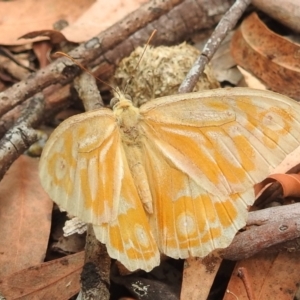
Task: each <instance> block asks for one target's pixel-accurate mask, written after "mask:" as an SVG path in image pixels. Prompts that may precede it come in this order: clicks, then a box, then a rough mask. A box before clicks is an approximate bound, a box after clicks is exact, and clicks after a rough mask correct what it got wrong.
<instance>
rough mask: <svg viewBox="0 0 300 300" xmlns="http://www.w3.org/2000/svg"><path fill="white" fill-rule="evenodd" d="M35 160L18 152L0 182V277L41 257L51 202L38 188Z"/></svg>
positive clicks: (46, 233) (38, 260)
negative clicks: (16, 157)
mask: <svg viewBox="0 0 300 300" xmlns="http://www.w3.org/2000/svg"><path fill="white" fill-rule="evenodd" d="M37 167H38V161H37V160H36V159H33V158H30V157H28V156H20V157H19V159H18V160H16V161H15V162H14V163H13V164H12V166H11V167H10V169H9V170H8V171H7V173H6V175H5V177H4V178H3V180H2V181H1V184H0V224H1V230H0V241H1V243H0V253H1V255H0V265H1V268H0V277H3V276H8V275H9V274H11V273H13V272H17V271H19V270H22V269H24V268H26V267H30V266H33V265H35V264H38V263H41V262H42V261H43V260H44V257H45V253H46V249H47V244H48V239H49V232H50V225H51V212H52V205H53V202H52V201H51V200H50V198H49V197H48V195H47V194H46V193H45V192H44V190H43V189H42V187H41V185H40V183H39V178H38V174H37Z"/></svg>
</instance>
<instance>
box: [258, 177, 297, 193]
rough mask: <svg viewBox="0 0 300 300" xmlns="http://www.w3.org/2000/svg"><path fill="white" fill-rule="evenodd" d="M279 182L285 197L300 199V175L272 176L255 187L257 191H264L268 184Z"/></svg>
mask: <svg viewBox="0 0 300 300" xmlns="http://www.w3.org/2000/svg"><path fill="white" fill-rule="evenodd" d="M275 181H278V182H279V183H280V184H281V186H282V190H283V195H282V196H283V197H289V196H294V197H300V174H272V175H270V176H269V177H268V178H266V179H265V180H263V181H262V182H261V183H259V184H257V185H256V186H255V191H256V192H257V191H259V190H261V189H263V188H264V187H265V186H267V185H268V184H270V183H272V182H275Z"/></svg>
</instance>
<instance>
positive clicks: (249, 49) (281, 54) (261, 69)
mask: <svg viewBox="0 0 300 300" xmlns="http://www.w3.org/2000/svg"><path fill="white" fill-rule="evenodd" d="M231 52H232V55H233V57H234V59H235V60H236V62H237V63H238V64H239V65H240V66H242V67H243V68H245V69H246V70H248V71H250V72H251V73H252V74H254V75H255V76H256V77H257V78H259V79H260V80H261V81H262V82H263V83H264V84H265V85H266V86H267V87H269V88H270V89H271V90H273V91H276V92H279V93H281V94H285V95H288V96H290V97H292V98H294V99H296V100H300V84H299V83H300V63H299V61H300V56H299V53H300V45H298V44H296V43H292V42H291V41H289V40H287V39H285V38H283V37H281V36H280V35H278V34H276V33H274V32H272V31H271V30H270V29H268V28H267V26H266V25H265V24H264V23H263V22H262V21H261V20H260V19H259V18H258V16H257V14H255V13H253V14H251V15H250V16H249V17H248V18H246V19H245V20H244V21H243V22H242V25H241V26H240V28H239V29H238V30H237V31H236V32H235V34H234V36H233V38H232V43H231Z"/></svg>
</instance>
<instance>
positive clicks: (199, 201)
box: [39, 88, 300, 271]
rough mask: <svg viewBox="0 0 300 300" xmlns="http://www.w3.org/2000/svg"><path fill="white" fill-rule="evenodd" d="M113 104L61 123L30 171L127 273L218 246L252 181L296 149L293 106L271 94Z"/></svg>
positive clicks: (219, 92) (233, 228) (242, 219)
mask: <svg viewBox="0 0 300 300" xmlns="http://www.w3.org/2000/svg"><path fill="white" fill-rule="evenodd" d="M118 100H119V101H118V102H117V103H116V104H115V105H114V107H113V110H111V109H108V108H101V109H96V110H93V111H88V112H85V113H82V114H79V115H75V116H73V117H71V118H69V119H67V120H65V121H64V122H62V123H61V124H60V125H59V126H58V127H57V128H56V129H55V130H54V132H53V133H52V135H51V136H50V138H49V140H48V142H47V143H46V145H45V148H44V150H43V153H42V156H41V159H40V164H39V174H40V179H41V183H42V186H43V187H44V189H45V190H46V192H47V193H48V194H49V195H50V197H51V198H52V199H53V200H54V201H55V202H56V203H57V204H58V205H59V206H60V207H61V208H63V209H65V210H66V211H68V212H69V213H70V214H72V215H74V216H78V217H79V218H80V219H81V220H83V221H84V222H87V223H91V224H93V228H94V231H95V235H96V237H97V239H98V240H99V241H101V242H102V243H104V244H106V246H107V250H108V253H109V255H110V256H111V257H112V258H115V259H117V260H119V261H120V262H121V263H123V265H125V267H127V268H128V269H129V270H136V269H143V270H145V271H150V270H151V269H153V268H154V267H155V266H157V265H159V263H160V253H164V254H166V255H167V256H170V257H173V258H176V259H177V258H187V257H189V256H194V257H204V256H206V255H208V254H209V253H210V252H212V251H213V250H215V249H219V248H225V247H227V246H228V245H229V244H230V243H231V241H232V239H233V238H234V236H235V234H236V233H237V231H238V230H239V229H240V228H242V227H243V226H244V225H245V223H246V219H247V213H248V208H249V206H250V205H251V204H253V201H254V191H253V185H254V184H255V183H258V182H259V181H261V180H263V179H264V178H265V177H266V175H268V173H269V171H270V170H271V168H273V167H275V166H276V165H277V164H278V163H279V162H281V161H282V160H283V158H284V157H285V156H286V155H287V154H288V153H290V152H292V151H293V150H294V149H295V148H296V147H297V146H298V145H299V137H300V136H299V135H300V123H299V120H300V105H299V104H298V103H296V102H295V101H293V100H292V99H289V98H288V97H285V96H282V95H279V94H276V93H273V92H270V91H258V90H253V89H248V88H232V89H216V90H208V91H202V92H195V93H188V94H178V95H172V96H166V97H162V98H157V99H154V100H151V101H149V102H147V103H145V104H143V105H142V106H141V107H140V108H137V107H134V106H133V104H132V102H131V100H128V99H126V97H125V96H124V95H123V94H121V93H120V95H119V99H118Z"/></svg>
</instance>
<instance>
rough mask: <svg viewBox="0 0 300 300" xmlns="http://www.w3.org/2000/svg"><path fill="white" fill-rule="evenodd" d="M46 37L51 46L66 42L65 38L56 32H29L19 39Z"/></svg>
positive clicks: (48, 30)
mask: <svg viewBox="0 0 300 300" xmlns="http://www.w3.org/2000/svg"><path fill="white" fill-rule="evenodd" d="M41 36H46V37H48V38H49V40H50V42H51V43H52V44H59V43H61V42H66V41H67V39H66V37H65V36H64V35H63V34H62V33H61V32H60V31H57V30H50V29H47V30H37V31H31V32H28V33H26V34H24V35H22V36H20V37H19V38H20V39H34V38H36V37H41Z"/></svg>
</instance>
